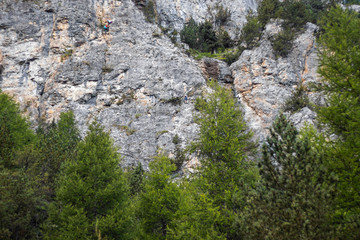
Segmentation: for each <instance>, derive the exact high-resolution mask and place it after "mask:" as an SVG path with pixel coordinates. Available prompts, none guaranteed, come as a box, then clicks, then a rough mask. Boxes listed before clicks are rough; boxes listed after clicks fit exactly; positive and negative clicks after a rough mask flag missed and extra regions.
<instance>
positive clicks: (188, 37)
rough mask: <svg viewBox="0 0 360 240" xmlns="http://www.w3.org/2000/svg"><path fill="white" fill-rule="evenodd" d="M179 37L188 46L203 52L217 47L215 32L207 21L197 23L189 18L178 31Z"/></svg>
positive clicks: (212, 50)
mask: <svg viewBox="0 0 360 240" xmlns="http://www.w3.org/2000/svg"><path fill="white" fill-rule="evenodd" d="M180 37H181V41H182V42H184V43H186V44H188V45H189V47H190V48H193V49H196V50H200V51H203V52H214V51H215V49H216V48H217V47H218V38H217V36H216V32H215V31H214V29H213V25H212V23H211V22H209V21H205V22H204V23H202V24H200V25H198V24H197V23H196V22H195V21H194V19H192V18H191V19H190V21H189V22H188V23H187V24H186V25H185V26H184V29H183V30H182V31H181V32H180ZM226 44H227V43H226Z"/></svg>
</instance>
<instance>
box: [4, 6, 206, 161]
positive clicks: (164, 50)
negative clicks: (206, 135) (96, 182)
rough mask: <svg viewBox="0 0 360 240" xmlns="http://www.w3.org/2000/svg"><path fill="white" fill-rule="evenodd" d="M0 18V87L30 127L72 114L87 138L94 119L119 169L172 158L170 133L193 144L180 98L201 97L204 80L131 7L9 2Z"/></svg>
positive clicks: (193, 128) (188, 108) (188, 113)
mask: <svg viewBox="0 0 360 240" xmlns="http://www.w3.org/2000/svg"><path fill="white" fill-rule="evenodd" d="M0 9H1V10H2V11H1V19H0V46H1V49H2V55H1V56H3V60H2V62H1V63H0V65H1V66H4V71H3V73H2V81H1V82H0V86H1V88H2V89H3V90H4V91H5V92H8V93H10V94H12V95H14V96H15V98H16V99H17V100H18V102H19V103H20V105H21V107H22V108H23V109H24V110H26V111H27V113H28V114H29V115H30V119H31V120H32V121H34V122H36V120H37V119H38V118H45V119H46V120H48V121H52V119H57V118H58V116H59V114H60V113H61V112H62V111H67V110H70V109H71V110H73V111H74V113H75V115H76V119H77V122H78V126H79V128H80V130H81V133H82V135H83V136H84V135H85V133H86V131H87V126H88V125H89V123H91V122H92V121H93V120H94V119H97V120H98V121H99V122H100V123H101V124H102V125H104V126H105V128H106V129H107V130H108V131H110V133H111V136H112V137H113V138H114V140H115V143H116V145H118V146H119V147H120V152H121V153H122V155H123V158H124V160H123V164H124V166H128V165H135V164H136V163H137V162H142V163H143V164H144V165H145V167H146V166H147V163H148V162H149V161H150V160H151V159H152V157H153V156H155V155H156V153H157V150H159V149H163V150H165V151H168V152H171V151H173V149H174V144H173V143H172V138H173V137H174V136H175V134H178V135H179V137H180V138H181V139H182V140H183V144H185V143H186V142H190V141H191V140H192V139H194V137H195V136H196V132H197V125H196V124H195V123H194V122H193V119H192V113H193V110H194V106H193V104H192V103H191V102H189V103H187V104H185V103H184V102H183V98H184V96H185V95H186V94H187V95H189V97H191V98H195V97H196V96H197V95H198V94H200V93H201V91H202V87H203V86H204V84H205V79H204V78H203V76H202V74H201V71H200V70H199V69H198V67H197V63H196V62H195V61H194V60H192V59H190V58H189V57H187V56H186V55H185V54H183V53H182V52H181V51H180V50H178V49H177V48H176V47H175V46H174V45H173V44H172V43H171V42H170V40H169V39H168V38H167V37H164V36H159V37H154V36H153V33H155V32H161V31H160V29H159V28H158V27H157V26H155V25H152V24H150V23H147V22H146V21H145V18H144V16H143V14H142V12H141V11H139V10H138V8H137V7H136V6H135V5H134V3H133V2H132V1H130V0H124V1H111V0H99V1H92V0H82V1H57V0H53V1H41V3H40V2H39V4H36V3H34V2H20V1H19V2H16V3H14V2H12V1H7V0H6V1H4V2H2V3H0ZM108 19H111V20H113V23H112V24H111V26H110V31H109V33H104V32H103V31H102V26H101V25H100V20H101V21H103V22H105V21H106V20H108ZM13 23H16V24H13Z"/></svg>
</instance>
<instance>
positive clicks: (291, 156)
mask: <svg viewBox="0 0 360 240" xmlns="http://www.w3.org/2000/svg"><path fill="white" fill-rule="evenodd" d="M259 166H260V174H261V177H262V184H261V185H259V186H258V188H257V193H256V194H255V196H254V197H253V199H252V201H251V205H250V206H251V210H250V219H252V220H248V221H249V222H250V224H249V228H250V229H251V230H250V232H249V234H248V235H247V236H248V237H249V239H314V240H315V239H329V238H330V237H331V236H332V234H333V232H331V231H330V230H331V225H329V224H328V223H329V221H328V215H329V213H330V211H331V201H332V199H331V193H332V192H331V191H332V188H331V186H330V185H329V184H328V183H329V182H328V175H327V170H326V168H325V167H324V164H323V163H322V156H320V155H319V154H317V152H316V151H315V149H313V148H312V147H311V143H310V139H309V138H308V137H306V135H304V136H301V135H299V133H298V131H297V130H296V128H295V127H294V126H293V124H292V123H290V122H289V121H288V120H287V119H286V117H285V116H284V115H282V114H280V116H279V117H278V118H277V119H276V120H275V121H274V124H273V126H272V128H271V129H270V136H269V137H268V138H267V139H266V143H265V144H264V145H263V157H262V159H261V161H260V163H259Z"/></svg>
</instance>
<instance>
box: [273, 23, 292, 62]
mask: <svg viewBox="0 0 360 240" xmlns="http://www.w3.org/2000/svg"><path fill="white" fill-rule="evenodd" d="M294 37H295V34H294V32H293V31H292V30H291V29H289V28H287V29H284V30H282V31H281V32H280V33H279V34H278V35H276V36H275V37H274V39H272V41H271V43H272V47H273V49H274V53H275V56H276V57H277V58H278V57H287V55H288V53H289V52H290V51H291V49H292V42H293V40H294Z"/></svg>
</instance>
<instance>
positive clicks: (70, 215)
mask: <svg viewBox="0 0 360 240" xmlns="http://www.w3.org/2000/svg"><path fill="white" fill-rule="evenodd" d="M119 162H120V156H119V154H118V153H117V149H116V148H115V147H114V146H113V141H112V140H111V138H110V136H109V133H106V132H105V131H104V129H103V127H101V126H100V125H99V124H98V123H96V122H94V123H92V124H91V125H90V126H89V132H88V134H87V136H86V137H85V139H84V141H82V142H80V143H79V144H78V149H77V158H76V160H69V161H67V162H66V163H65V165H64V167H63V171H62V175H61V177H60V179H59V182H58V187H57V189H56V198H55V201H54V202H53V203H52V204H50V207H49V219H48V223H47V225H46V227H45V230H46V231H45V238H46V239H94V238H95V226H97V229H98V230H100V231H101V235H102V236H103V237H104V238H105V237H106V238H107V239H125V238H126V237H127V235H126V227H128V224H129V221H128V220H129V219H128V218H129V215H128V214H127V212H126V207H127V205H128V204H127V199H128V188H127V184H126V181H125V176H124V174H123V172H122V170H121V168H120V166H119Z"/></svg>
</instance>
